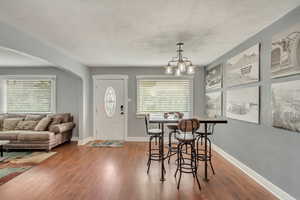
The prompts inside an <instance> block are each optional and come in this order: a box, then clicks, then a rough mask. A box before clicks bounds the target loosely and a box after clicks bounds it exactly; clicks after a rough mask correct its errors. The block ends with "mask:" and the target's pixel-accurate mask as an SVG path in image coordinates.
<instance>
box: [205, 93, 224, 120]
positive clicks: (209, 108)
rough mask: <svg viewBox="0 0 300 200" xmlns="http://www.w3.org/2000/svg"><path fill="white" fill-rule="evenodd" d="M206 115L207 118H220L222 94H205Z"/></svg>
mask: <svg viewBox="0 0 300 200" xmlns="http://www.w3.org/2000/svg"><path fill="white" fill-rule="evenodd" d="M206 115H207V116H208V117H209V118H216V117H220V116H222V92H221V91H218V92H210V93H206Z"/></svg>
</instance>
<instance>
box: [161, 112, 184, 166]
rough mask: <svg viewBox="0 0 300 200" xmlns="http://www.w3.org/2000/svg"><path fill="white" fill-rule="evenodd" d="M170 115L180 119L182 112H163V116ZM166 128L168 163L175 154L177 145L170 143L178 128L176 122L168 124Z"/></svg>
mask: <svg viewBox="0 0 300 200" xmlns="http://www.w3.org/2000/svg"><path fill="white" fill-rule="evenodd" d="M170 115H175V116H176V117H177V118H178V119H182V118H183V116H184V114H183V113H181V112H167V113H164V117H166V118H167V117H169V116H170ZM167 128H168V129H169V144H168V154H167V157H168V163H169V164H170V159H171V156H174V155H176V154H177V146H174V145H173V144H172V137H173V136H175V134H176V132H177V130H178V124H177V123H176V124H169V125H167Z"/></svg>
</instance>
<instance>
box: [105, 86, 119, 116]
mask: <svg viewBox="0 0 300 200" xmlns="http://www.w3.org/2000/svg"><path fill="white" fill-rule="evenodd" d="M116 98H117V97H116V92H115V90H114V88H112V87H108V88H107V89H106V91H105V95H104V104H105V105H104V107H105V112H106V115H107V116H108V117H112V116H113V115H114V114H115V112H116V104H117V99H116Z"/></svg>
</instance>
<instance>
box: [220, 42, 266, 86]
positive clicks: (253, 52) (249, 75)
mask: <svg viewBox="0 0 300 200" xmlns="http://www.w3.org/2000/svg"><path fill="white" fill-rule="evenodd" d="M259 53H260V44H256V45H254V46H252V47H250V48H249V49H247V50H245V51H243V52H241V53H240V54H238V55H236V56H234V57H232V58H230V59H229V60H228V61H227V62H226V66H225V68H224V71H225V81H226V82H225V83H226V85H227V86H234V85H240V84H245V83H251V82H256V81H259V55H260V54H259Z"/></svg>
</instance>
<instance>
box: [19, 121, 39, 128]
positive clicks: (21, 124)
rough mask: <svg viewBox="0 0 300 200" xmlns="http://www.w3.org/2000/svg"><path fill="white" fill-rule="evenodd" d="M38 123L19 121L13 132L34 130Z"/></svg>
mask: <svg viewBox="0 0 300 200" xmlns="http://www.w3.org/2000/svg"><path fill="white" fill-rule="evenodd" d="M37 123H38V121H19V123H18V125H17V127H16V128H15V130H34V128H35V127H36V125H37Z"/></svg>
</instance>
